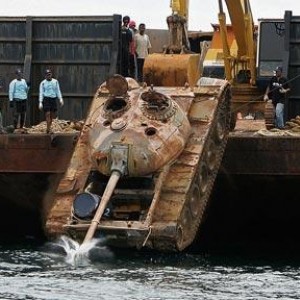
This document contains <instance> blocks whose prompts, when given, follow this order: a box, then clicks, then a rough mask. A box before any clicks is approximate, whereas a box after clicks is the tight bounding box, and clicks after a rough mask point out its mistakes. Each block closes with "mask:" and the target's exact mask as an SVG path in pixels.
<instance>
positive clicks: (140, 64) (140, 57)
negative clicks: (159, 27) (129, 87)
mask: <svg viewBox="0 0 300 300" xmlns="http://www.w3.org/2000/svg"><path fill="white" fill-rule="evenodd" d="M145 30H146V25H145V24H144V23H141V24H140V25H139V32H138V33H136V34H135V36H134V39H135V45H136V55H137V77H138V81H139V82H140V83H142V82H144V74H143V68H144V62H145V59H146V57H147V56H148V55H149V49H150V48H151V43H150V39H149V36H148V35H147V34H146V33H145Z"/></svg>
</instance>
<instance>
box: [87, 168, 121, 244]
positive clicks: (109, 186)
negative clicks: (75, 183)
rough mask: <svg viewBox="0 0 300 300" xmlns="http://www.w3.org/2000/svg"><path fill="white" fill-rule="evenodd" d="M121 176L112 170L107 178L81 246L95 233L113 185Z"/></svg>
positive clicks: (113, 187) (114, 185)
mask: <svg viewBox="0 0 300 300" xmlns="http://www.w3.org/2000/svg"><path fill="white" fill-rule="evenodd" d="M120 177H121V173H120V172H119V171H113V172H112V174H111V176H110V178H109V181H108V183H107V186H106V188H105V191H104V193H103V196H102V199H101V202H100V204H99V206H98V208H97V211H96V213H95V215H94V218H93V220H92V221H91V225H90V227H89V229H88V231H87V233H86V235H85V238H84V240H83V243H82V244H81V246H83V245H84V244H86V243H88V242H89V241H90V240H91V239H92V238H93V236H94V234H95V231H96V230H97V227H98V224H99V223H100V219H101V217H102V215H103V212H104V210H105V208H106V206H107V204H108V202H109V200H110V198H111V196H112V194H113V192H114V190H115V187H116V185H117V183H118V181H119V179H120Z"/></svg>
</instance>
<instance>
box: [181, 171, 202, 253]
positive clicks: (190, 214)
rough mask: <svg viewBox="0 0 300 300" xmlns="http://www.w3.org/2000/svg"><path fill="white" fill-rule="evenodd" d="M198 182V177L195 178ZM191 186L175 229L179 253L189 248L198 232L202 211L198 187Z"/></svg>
mask: <svg viewBox="0 0 300 300" xmlns="http://www.w3.org/2000/svg"><path fill="white" fill-rule="evenodd" d="M196 178H197V180H198V176H197V177H196ZM197 180H195V183H193V184H192V186H191V188H190V191H189V193H188V195H187V198H188V199H187V200H186V204H185V206H184V208H183V210H182V212H181V216H180V225H179V226H178V228H177V235H176V248H177V249H178V250H179V251H181V250H183V249H184V248H186V247H187V246H189V245H190V244H191V243H192V242H193V240H194V238H195V236H196V233H197V232H198V227H199V223H200V222H201V219H202V218H201V215H202V214H203V211H204V202H203V199H202V198H201V195H200V189H199V186H198V185H197V184H196V181H197Z"/></svg>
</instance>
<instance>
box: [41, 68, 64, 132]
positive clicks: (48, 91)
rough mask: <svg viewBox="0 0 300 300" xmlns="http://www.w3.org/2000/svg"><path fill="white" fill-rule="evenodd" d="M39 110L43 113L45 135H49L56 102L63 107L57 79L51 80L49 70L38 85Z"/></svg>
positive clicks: (55, 110)
mask: <svg viewBox="0 0 300 300" xmlns="http://www.w3.org/2000/svg"><path fill="white" fill-rule="evenodd" d="M39 91H40V93H39V109H40V110H43V111H44V113H45V118H46V123H47V129H46V131H47V133H50V130H51V125H52V121H53V119H54V118H55V115H56V112H57V100H59V103H60V106H63V105H64V101H63V98H62V94H61V91H60V87H59V82H58V80H57V79H55V78H52V72H51V70H50V69H47V70H46V71H45V79H44V80H43V81H42V82H41V83H40V89H39Z"/></svg>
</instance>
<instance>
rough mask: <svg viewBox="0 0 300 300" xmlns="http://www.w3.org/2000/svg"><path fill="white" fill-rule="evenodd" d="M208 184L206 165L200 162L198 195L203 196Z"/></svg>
mask: <svg viewBox="0 0 300 300" xmlns="http://www.w3.org/2000/svg"><path fill="white" fill-rule="evenodd" d="M208 182H209V174H208V168H207V165H206V163H204V162H202V163H201V165H200V174H199V187H200V194H201V195H204V194H205V193H206V191H207V188H208Z"/></svg>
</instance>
